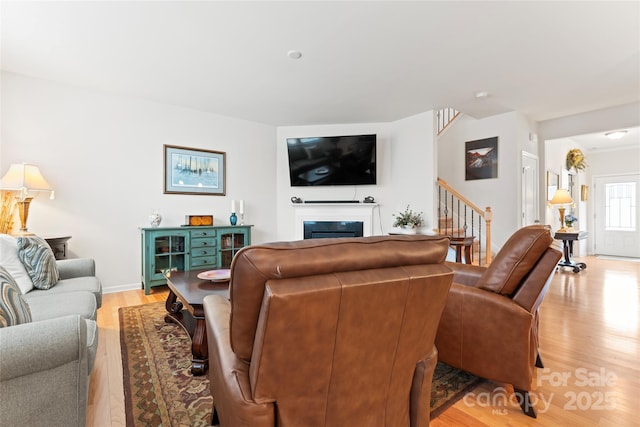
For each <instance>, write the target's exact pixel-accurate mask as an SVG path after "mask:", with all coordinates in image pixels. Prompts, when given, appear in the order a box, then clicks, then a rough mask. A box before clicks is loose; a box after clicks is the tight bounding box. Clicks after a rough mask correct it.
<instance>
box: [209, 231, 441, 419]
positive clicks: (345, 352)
mask: <svg viewBox="0 0 640 427" xmlns="http://www.w3.org/2000/svg"><path fill="white" fill-rule="evenodd" d="M448 244H449V241H448V239H447V238H440V237H429V236H384V237H366V238H355V239H316V240H304V241H298V242H287V243H285V242H280V243H272V244H265V245H256V246H251V247H246V248H243V249H242V250H240V251H239V252H238V253H237V254H236V256H235V257H234V259H233V263H232V265H231V283H230V301H229V300H227V299H226V298H224V297H221V296H217V295H211V296H207V297H205V299H204V312H205V317H206V324H207V339H208V346H209V373H210V380H211V381H210V387H211V394H212V396H213V400H214V423H215V422H218V421H219V423H220V426H221V427H244V426H247V427H248V426H251V427H261V426H276V425H277V426H281V427H288V426H293V427H301V426H304V427H314V426H336V427H340V426H345V427H346V426H348V427H351V426H359V427H361V426H412V427H418V426H421V427H426V426H428V424H429V401H430V394H431V380H432V376H433V370H434V368H435V365H436V362H437V351H436V348H435V346H434V340H435V334H436V330H437V325H438V322H439V319H440V315H441V313H442V309H443V307H444V304H445V301H446V299H447V295H448V292H449V287H450V285H451V281H452V279H453V274H452V273H451V270H450V269H449V268H448V267H446V266H445V265H444V260H445V257H446V254H447V248H448Z"/></svg>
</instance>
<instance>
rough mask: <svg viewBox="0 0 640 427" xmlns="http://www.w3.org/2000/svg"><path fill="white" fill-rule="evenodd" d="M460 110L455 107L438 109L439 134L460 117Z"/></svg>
mask: <svg viewBox="0 0 640 427" xmlns="http://www.w3.org/2000/svg"><path fill="white" fill-rule="evenodd" d="M459 115H460V111H458V110H455V109H453V108H443V109H441V110H438V126H437V127H438V136H440V135H442V133H443V132H444V131H445V129H446V128H447V127H448V126H449V125H450V124H451V123H453V121H454V120H455V119H456V118H458V116H459Z"/></svg>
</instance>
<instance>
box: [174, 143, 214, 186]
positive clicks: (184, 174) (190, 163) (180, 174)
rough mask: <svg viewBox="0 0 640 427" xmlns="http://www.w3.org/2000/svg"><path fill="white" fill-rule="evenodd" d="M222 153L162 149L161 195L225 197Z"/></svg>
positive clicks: (175, 147)
mask: <svg viewBox="0 0 640 427" xmlns="http://www.w3.org/2000/svg"><path fill="white" fill-rule="evenodd" d="M225 156H226V155H225V153H223V152H221V151H212V150H202V149H198V148H188V147H178V146H175V145H166V144H165V145H164V193H165V194H205V195H213V196H224V195H225V185H226V180H225Z"/></svg>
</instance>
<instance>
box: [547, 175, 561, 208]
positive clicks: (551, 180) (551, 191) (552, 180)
mask: <svg viewBox="0 0 640 427" xmlns="http://www.w3.org/2000/svg"><path fill="white" fill-rule="evenodd" d="M558 188H560V175H558V174H557V173H555V172H551V171H547V201H550V200H551V199H553V196H554V195H555V194H556V191H558Z"/></svg>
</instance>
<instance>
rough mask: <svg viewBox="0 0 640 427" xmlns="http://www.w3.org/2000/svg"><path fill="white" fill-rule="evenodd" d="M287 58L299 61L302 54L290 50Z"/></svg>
mask: <svg viewBox="0 0 640 427" xmlns="http://www.w3.org/2000/svg"><path fill="white" fill-rule="evenodd" d="M287 56H288V57H289V58H291V59H300V58H302V52H300V51H299V50H290V51H289V52H287Z"/></svg>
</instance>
